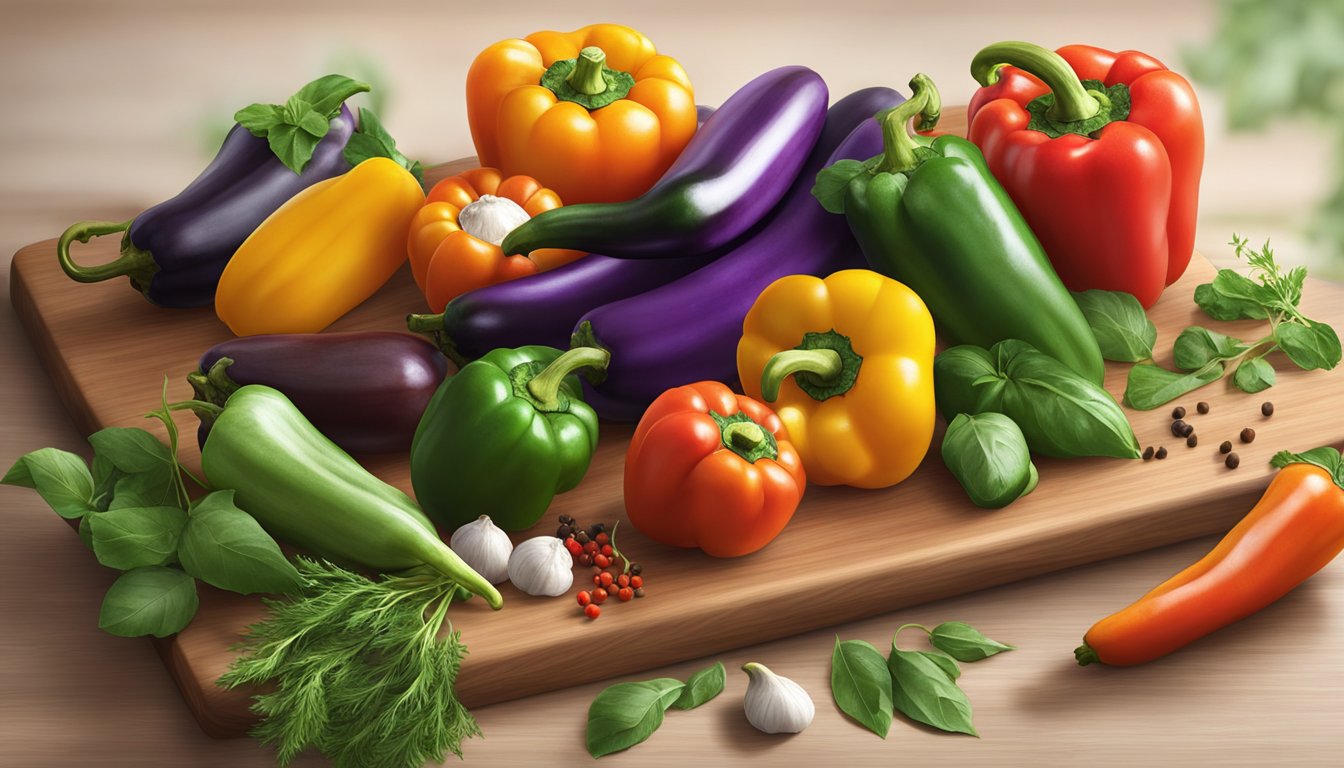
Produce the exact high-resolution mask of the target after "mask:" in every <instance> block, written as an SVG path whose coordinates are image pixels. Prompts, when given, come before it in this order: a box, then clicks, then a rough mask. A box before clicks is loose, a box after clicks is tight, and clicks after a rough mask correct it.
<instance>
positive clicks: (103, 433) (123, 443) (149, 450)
mask: <svg viewBox="0 0 1344 768" xmlns="http://www.w3.org/2000/svg"><path fill="white" fill-rule="evenodd" d="M89 444H90V445H92V446H93V451H94V457H95V461H97V460H98V459H100V458H101V459H106V460H107V461H110V462H112V466H114V467H116V468H117V469H119V470H121V471H122V472H125V473H126V474H128V475H133V474H137V473H139V472H150V471H153V470H162V469H163V468H165V467H167V468H169V469H171V468H172V466H173V457H172V455H171V454H170V453H169V451H168V446H166V445H164V444H163V442H162V441H161V440H159V438H157V437H155V436H154V435H152V434H150V433H149V432H146V431H145V430H143V429H134V428H128V427H108V428H106V429H100V430H98V431H97V432H94V433H93V434H92V435H89Z"/></svg>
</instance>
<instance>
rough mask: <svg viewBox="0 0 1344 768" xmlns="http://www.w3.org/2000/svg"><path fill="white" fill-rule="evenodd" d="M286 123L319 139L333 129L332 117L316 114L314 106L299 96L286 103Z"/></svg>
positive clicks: (294, 96) (290, 98)
mask: <svg viewBox="0 0 1344 768" xmlns="http://www.w3.org/2000/svg"><path fill="white" fill-rule="evenodd" d="M285 122H287V123H289V124H290V125H292V126H294V127H295V128H298V129H299V130H301V131H303V132H304V133H306V134H308V135H310V136H312V137H314V138H317V139H320V138H322V137H323V136H326V135H327V130H328V129H330V128H331V122H330V117H328V116H326V115H323V114H322V113H319V112H315V111H314V110H313V105H312V104H309V103H308V102H306V101H304V100H303V99H301V98H299V96H298V94H295V95H293V96H291V97H289V101H287V102H285Z"/></svg>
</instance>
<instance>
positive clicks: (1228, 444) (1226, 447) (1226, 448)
mask: <svg viewBox="0 0 1344 768" xmlns="http://www.w3.org/2000/svg"><path fill="white" fill-rule="evenodd" d="M1218 452H1219V453H1231V452H1232V441H1231V440H1224V441H1223V444H1222V445H1220V446H1218Z"/></svg>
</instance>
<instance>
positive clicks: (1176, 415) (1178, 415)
mask: <svg viewBox="0 0 1344 768" xmlns="http://www.w3.org/2000/svg"><path fill="white" fill-rule="evenodd" d="M1171 418H1173V419H1184V418H1185V406H1183V405H1178V406H1176V407H1175V408H1174V409H1172V411H1171Z"/></svg>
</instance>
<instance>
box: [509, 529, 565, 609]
mask: <svg viewBox="0 0 1344 768" xmlns="http://www.w3.org/2000/svg"><path fill="white" fill-rule="evenodd" d="M509 581H512V582H513V585H514V586H515V587H517V588H519V589H521V590H522V591H524V592H526V593H527V594H529V595H545V596H547V597H556V596H558V595H563V594H565V592H567V591H569V588H570V587H571V586H573V585H574V556H573V555H571V554H570V553H569V550H568V549H565V544H564V542H562V541H560V540H559V539H557V538H556V537H554V536H537V537H535V538H531V539H528V540H527V541H524V542H523V543H522V544H519V545H518V546H516V547H514V548H513V554H512V555H510V556H509Z"/></svg>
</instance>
